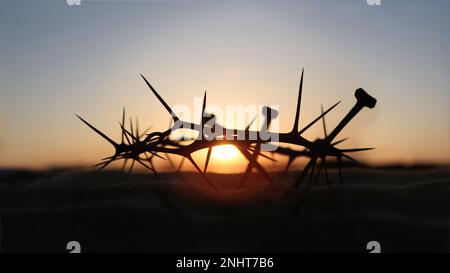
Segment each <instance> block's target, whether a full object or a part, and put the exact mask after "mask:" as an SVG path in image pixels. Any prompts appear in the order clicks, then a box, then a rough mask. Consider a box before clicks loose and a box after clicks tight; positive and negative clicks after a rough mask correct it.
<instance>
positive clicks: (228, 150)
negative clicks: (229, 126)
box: [212, 144, 239, 160]
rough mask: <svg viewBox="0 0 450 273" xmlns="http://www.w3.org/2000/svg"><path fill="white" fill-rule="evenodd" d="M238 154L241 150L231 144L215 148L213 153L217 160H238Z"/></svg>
mask: <svg viewBox="0 0 450 273" xmlns="http://www.w3.org/2000/svg"><path fill="white" fill-rule="evenodd" d="M238 154H239V150H238V149H237V148H236V147H235V146H234V145H231V144H227V145H220V146H215V147H214V148H213V153H212V155H213V156H214V157H215V158H218V159H222V160H231V159H236V158H237V156H238Z"/></svg>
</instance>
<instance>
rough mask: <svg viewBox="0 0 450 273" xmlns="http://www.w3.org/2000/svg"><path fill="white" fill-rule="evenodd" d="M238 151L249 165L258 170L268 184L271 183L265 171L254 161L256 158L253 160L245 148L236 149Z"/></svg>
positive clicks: (271, 180)
mask: <svg viewBox="0 0 450 273" xmlns="http://www.w3.org/2000/svg"><path fill="white" fill-rule="evenodd" d="M237 148H238V149H239V151H241V153H242V154H243V155H244V156H245V157H246V158H247V160H248V161H249V163H252V164H253V166H254V167H256V169H257V170H258V172H259V173H260V174H261V175H263V176H264V177H265V178H266V179H267V180H268V181H269V182H273V179H272V178H271V177H270V175H269V174H268V173H267V172H266V170H265V169H264V168H263V167H262V166H261V164H259V163H258V161H256V158H254V157H253V156H252V155H251V154H250V153H249V152H248V151H247V150H246V149H245V148H243V147H237Z"/></svg>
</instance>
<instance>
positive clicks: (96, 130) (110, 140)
mask: <svg viewBox="0 0 450 273" xmlns="http://www.w3.org/2000/svg"><path fill="white" fill-rule="evenodd" d="M76 116H77V117H78V118H79V119H80V120H81V121H82V122H84V123H85V124H86V125H87V126H89V127H90V128H91V129H92V130H94V131H95V132H96V133H97V134H99V135H100V136H102V137H103V138H104V139H106V140H107V141H108V142H109V143H111V144H112V145H113V146H114V147H117V146H119V145H118V144H117V143H115V142H114V141H113V140H112V139H110V138H109V137H107V136H106V135H105V134H104V133H102V132H100V130H98V129H97V128H95V127H94V126H92V125H91V124H89V122H87V121H85V120H84V119H83V118H81V117H80V116H79V115H76Z"/></svg>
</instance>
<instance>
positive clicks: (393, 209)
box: [0, 168, 450, 252]
mask: <svg viewBox="0 0 450 273" xmlns="http://www.w3.org/2000/svg"><path fill="white" fill-rule="evenodd" d="M273 176H274V178H275V182H274V183H272V184H268V182H266V181H265V180H264V179H263V178H261V177H260V176H259V175H257V174H256V173H255V174H253V175H252V176H251V178H250V179H249V181H247V183H246V184H244V185H243V186H242V187H239V183H240V179H241V176H240V175H231V174H230V175H228V174H227V175H226V174H210V175H209V177H210V179H211V180H212V182H213V183H214V184H215V185H216V187H217V188H218V192H216V191H214V190H213V189H212V188H210V187H209V186H208V185H207V184H206V183H205V182H204V181H203V180H202V178H201V177H200V176H199V175H198V174H195V173H183V174H178V173H168V174H162V175H161V177H160V180H157V179H155V177H154V176H153V175H151V174H134V175H131V176H130V177H129V178H128V179H127V178H126V176H125V175H123V174H121V173H119V172H115V171H106V172H91V171H74V170H67V171H61V170H60V171H48V172H29V171H3V172H1V173H0V214H1V223H2V228H1V232H2V234H1V236H2V240H1V242H2V246H1V248H0V249H2V250H3V251H5V252H30V251H31V252H67V250H66V244H67V242H69V241H79V242H80V243H81V245H82V251H83V252H329V251H333V252H367V250H366V244H367V242H369V241H378V242H380V244H381V250H382V251H383V252H424V251H425V252H449V251H450V169H448V168H419V169H399V168H392V169H369V168H365V169H346V170H345V171H344V176H345V184H344V185H343V186H339V185H338V183H337V182H338V178H337V174H336V172H335V171H331V175H330V176H331V179H332V187H331V189H328V188H327V187H326V185H324V181H322V180H320V181H318V185H317V186H316V187H315V188H312V189H310V190H308V189H306V188H305V186H304V185H302V186H301V187H300V189H299V190H297V191H292V190H289V185H291V184H292V182H293V181H294V178H295V177H294V174H291V173H289V174H286V175H282V174H279V173H273ZM286 192H287V193H288V194H286ZM295 208H297V209H295Z"/></svg>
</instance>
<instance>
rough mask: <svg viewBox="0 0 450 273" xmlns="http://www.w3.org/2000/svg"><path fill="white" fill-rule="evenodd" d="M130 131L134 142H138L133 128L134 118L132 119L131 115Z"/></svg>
mask: <svg viewBox="0 0 450 273" xmlns="http://www.w3.org/2000/svg"><path fill="white" fill-rule="evenodd" d="M130 132H131V134H130V135H131V138H132V139H133V143H135V142H136V139H135V137H134V130H133V120H132V119H131V117H130Z"/></svg>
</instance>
